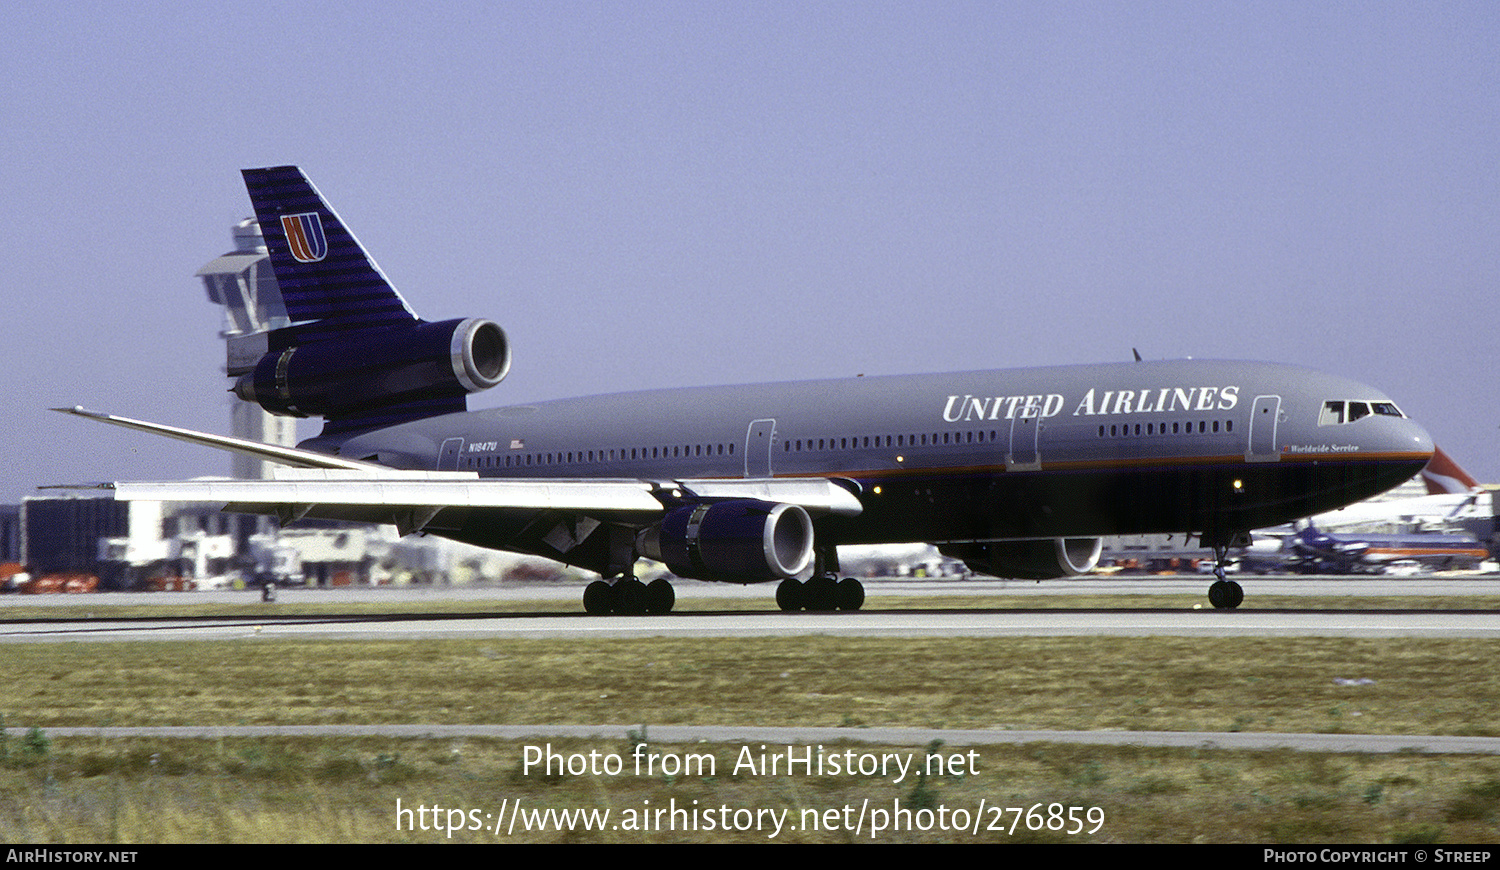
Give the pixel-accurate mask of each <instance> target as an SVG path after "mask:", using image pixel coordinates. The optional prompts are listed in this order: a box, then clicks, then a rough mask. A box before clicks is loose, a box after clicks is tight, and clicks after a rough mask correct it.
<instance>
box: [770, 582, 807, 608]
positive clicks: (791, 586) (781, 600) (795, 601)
mask: <svg viewBox="0 0 1500 870" xmlns="http://www.w3.org/2000/svg"><path fill="white" fill-rule="evenodd" d="M802 597H803V596H802V581H800V580H783V581H781V583H780V584H778V585H777V587H776V606H777V607H780V608H781V610H782V612H784V613H796V612H797V611H799V610H801V609H802Z"/></svg>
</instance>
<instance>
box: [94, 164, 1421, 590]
mask: <svg viewBox="0 0 1500 870" xmlns="http://www.w3.org/2000/svg"><path fill="white" fill-rule="evenodd" d="M244 177H245V183H246V186H247V187H248V189H249V192H250V199H251V201H252V202H253V203H254V206H255V213H256V217H257V219H258V220H259V222H260V227H261V230H262V232H263V233H264V236H265V241H266V246H267V249H268V250H269V252H270V261H271V266H272V269H273V270H274V272H275V275H276V280H277V283H278V284H280V287H281V293H282V296H283V298H284V301H285V304H286V311H287V314H288V315H289V317H290V319H291V321H292V323H291V325H290V326H287V327H285V328H282V329H277V330H274V331H273V332H271V333H270V334H269V337H268V343H267V349H266V351H265V354H264V356H263V357H262V358H261V359H260V361H259V362H258V364H256V365H255V366H254V370H253V371H246V372H245V373H244V374H243V375H242V376H241V377H240V378H239V380H238V381H237V383H236V384H235V386H234V391H235V392H236V393H237V394H238V395H239V396H240V397H241V398H243V399H245V400H247V401H251V402H255V403H258V404H259V405H260V406H261V407H263V408H265V409H266V410H268V411H271V412H273V413H276V414H286V415H293V416H321V417H322V418H323V419H324V424H323V429H322V431H321V433H320V434H318V435H317V437H314V438H311V439H309V440H307V441H304V442H303V443H302V444H301V445H299V446H298V447H297V448H288V447H280V446H276V445H269V444H261V443H258V442H253V441H246V440H242V439H236V438H230V437H225V436H216V435H209V434H204V433H198V432H191V431H188V430H183V429H177V428H175V427H170V426H163V425H160V424H155V423H146V422H142V421H137V420H130V419H127V418H123V417H116V416H112V415H108V414H101V413H97V412H93V411H85V410H83V409H81V408H74V409H68V410H70V411H71V413H75V414H79V415H82V416H86V417H91V418H94V419H98V420H102V421H105V422H110V423H115V424H118V425H123V426H129V427H132V428H136V429H142V430H146V431H150V432H154V433H156V434H161V435H167V436H170V437H174V438H179V439H182V440H186V441H189V442H192V443H196V444H203V445H207V446H211V447H216V448H219V449H223V450H229V451H234V452H239V453H244V454H249V455H252V456H256V457H259V458H261V459H267V460H273V461H275V462H277V463H280V464H282V465H284V466H287V467H286V468H283V469H281V470H280V472H279V473H278V474H277V476H276V479H273V480H208V481H192V482H182V483H125V482H120V483H115V484H111V485H110V486H112V487H113V490H114V493H115V497H116V498H119V499H142V500H162V501H195V502H218V503H223V504H224V505H225V509H226V510H229V511H236V512H244V513H256V514H267V515H272V516H276V517H278V518H279V519H280V520H281V522H282V523H283V524H288V523H292V522H295V521H297V520H299V519H302V518H304V517H310V518H331V519H342V520H356V521H365V522H373V523H391V524H394V525H395V526H396V528H397V529H398V530H399V531H400V532H401V533H402V534H412V533H417V532H425V533H428V534H434V535H441V536H444V537H448V538H452V539H455V540H459V541H466V542H468V543H471V544H478V545H480V546H484V547H491V548H495V549H502V550H510V551H515V552H521V553H530V554H535V555H538V556H545V557H548V558H550V559H556V560H558V561H561V562H565V563H567V564H570V565H575V566H578V567H580V568H584V569H587V570H589V571H593V572H597V573H598V574H599V575H600V576H601V577H602V578H604V579H601V580H597V581H595V582H593V583H591V584H589V586H588V587H587V588H586V590H585V591H584V595H583V605H584V608H585V609H586V610H587V611H588V612H589V613H660V612H665V611H668V610H670V609H671V607H672V605H673V603H674V601H675V594H674V592H673V589H672V586H671V585H670V583H669V582H668V581H666V580H665V579H658V580H655V581H653V582H652V583H650V584H644V583H642V582H640V581H639V580H636V579H635V576H634V570H635V564H636V562H637V560H638V559H640V558H642V557H648V558H651V559H655V560H658V561H660V562H662V563H664V564H665V565H666V566H667V568H668V570H670V571H671V572H672V573H673V574H675V575H677V576H679V577H689V578H696V579H699V580H711V581H722V582H728V583H761V582H778V583H779V584H780V585H779V586H778V587H777V590H776V601H777V603H778V604H779V605H780V606H781V608H782V609H784V610H789V611H790V610H801V609H808V610H833V609H845V610H854V609H858V608H859V607H860V605H861V604H862V603H863V602H864V589H863V587H862V586H861V584H860V583H859V581H857V580H855V579H853V578H843V579H840V578H839V574H838V552H837V547H838V545H840V544H877V543H902V542H929V543H932V544H935V545H936V546H937V547H938V549H939V550H941V551H942V552H943V553H945V554H947V555H949V556H953V557H956V558H959V559H962V560H963V561H964V562H965V563H967V564H968V565H969V566H970V567H971V568H972V569H973V570H975V571H978V572H983V573H987V574H993V575H996V576H1000V577H1021V578H1046V577H1062V576H1070V575H1076V574H1079V573H1082V572H1085V571H1088V570H1090V569H1091V568H1092V567H1093V566H1094V564H1095V562H1096V560H1097V559H1098V557H1099V548H1100V542H1099V539H1100V537H1101V536H1105V535H1133V534H1146V533H1166V532H1171V533H1188V534H1194V535H1198V536H1200V538H1201V542H1202V544H1203V545H1204V546H1206V547H1211V548H1213V550H1214V551H1215V553H1216V555H1217V570H1216V572H1215V573H1216V575H1217V578H1216V580H1215V582H1214V583H1213V585H1212V586H1211V587H1210V589H1209V599H1210V601H1211V602H1212V604H1213V605H1214V606H1215V607H1235V606H1238V605H1239V603H1240V602H1241V600H1242V599H1243V597H1244V592H1243V590H1242V589H1241V588H1240V587H1239V585H1238V584H1237V583H1234V582H1233V581H1229V580H1226V579H1225V577H1224V570H1223V569H1224V563H1225V561H1226V559H1227V551H1228V548H1229V547H1231V546H1233V545H1235V544H1237V543H1241V542H1245V541H1247V540H1248V534H1249V531H1250V530H1251V529H1255V528H1261V527H1265V526H1274V525H1278V524H1280V523H1286V522H1290V521H1292V520H1295V519H1298V518H1300V517H1306V516H1309V515H1311V514H1315V513H1320V512H1323V511H1328V510H1333V509H1335V508H1338V507H1342V506H1344V505H1347V504H1351V503H1353V502H1356V501H1359V500H1361V499H1364V498H1368V497H1369V496H1372V495H1375V494H1377V493H1379V492H1382V491H1384V490H1386V489H1389V488H1390V487H1392V486H1395V485H1396V484H1398V483H1401V482H1402V481H1405V480H1407V479H1408V478H1410V477H1412V476H1413V475H1414V474H1416V473H1417V472H1419V471H1420V470H1421V469H1422V467H1423V466H1424V465H1425V464H1426V463H1427V461H1428V459H1429V458H1431V456H1432V450H1433V447H1432V441H1431V439H1430V438H1429V437H1428V435H1427V433H1426V432H1425V431H1424V430H1423V429H1422V427H1421V426H1419V425H1417V424H1416V423H1415V422H1413V421H1412V420H1410V419H1408V418H1407V417H1406V416H1405V415H1404V414H1402V412H1401V411H1400V410H1399V409H1398V408H1397V407H1396V405H1395V403H1393V402H1392V401H1391V400H1390V399H1389V398H1388V397H1386V396H1385V395H1383V394H1382V393H1380V392H1379V391H1378V390H1375V389H1373V388H1371V387H1368V386H1365V385H1364V384H1361V383H1358V382H1356V381H1352V380H1348V379H1346V378H1342V377H1336V376H1333V375H1327V374H1322V373H1319V372H1316V371H1310V370H1307V369H1302V368H1295V367H1292V366H1286V365H1277V364H1271V363H1261V362H1215V361H1203V360H1176V361H1162V362H1127V363H1120V364H1112V365H1079V366H1064V367H1056V368H1033V369H1017V370H1010V371H978V372H962V373H955V374H925V375H909V376H899V377H855V378H844V379H838V380H820V381H803V382H794V383H781V384H753V385H744V386H728V387H710V388H688V389H665V390H653V391H648V392H639V393H627V394H618V395H606V396H594V397H590V398H580V399H564V400H561V401H552V402H540V403H536V404H531V405H517V406H511V407H503V408H493V409H486V410H478V411H467V410H466V408H467V398H466V396H467V394H468V393H471V392H475V391H479V390H484V389H488V388H490V387H493V386H495V385H496V384H498V383H500V381H501V380H502V379H503V378H504V377H505V374H506V372H507V370H508V369H509V368H510V362H511V360H510V347H509V345H508V343H507V341H506V337H505V333H504V332H503V331H502V330H501V328H500V327H499V326H497V325H496V324H495V323H493V322H491V321H488V320H480V319H459V320H449V321H443V322H428V321H425V320H422V319H421V318H419V317H418V316H417V315H416V314H415V312H414V311H413V310H412V308H411V307H410V306H409V305H407V303H406V301H405V300H404V299H403V298H402V297H401V295H400V294H399V293H397V291H396V290H395V288H394V287H393V286H392V285H391V284H390V283H389V282H388V281H387V280H386V277H385V275H384V273H383V272H381V270H380V268H379V267H378V266H377V265H376V264H375V262H374V261H373V260H372V259H371V258H370V257H369V255H368V254H366V252H365V250H364V248H363V247H362V246H361V245H360V244H359V242H358V241H357V240H356V239H355V237H354V236H353V234H351V233H350V232H349V230H348V228H347V227H346V226H345V224H344V222H343V221H342V220H341V219H340V218H339V216H338V215H337V214H336V213H335V212H334V211H333V209H332V208H330V207H329V206H328V203H327V202H326V201H325V200H324V199H323V197H322V195H321V194H320V193H319V192H318V191H317V189H316V188H314V187H313V185H312V184H311V182H309V181H308V179H307V177H306V176H305V175H304V174H303V173H302V171H301V170H300V169H299V168H297V167H295V166H282V167H274V168H268V169H248V170H245V171H244ZM1334 407H1336V408H1339V409H1344V408H1348V407H1356V408H1359V409H1361V411H1362V413H1360V414H1359V415H1357V416H1356V415H1353V414H1337V415H1334V414H1329V413H1326V409H1328V408H1334Z"/></svg>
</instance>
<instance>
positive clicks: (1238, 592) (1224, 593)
mask: <svg viewBox="0 0 1500 870" xmlns="http://www.w3.org/2000/svg"><path fill="white" fill-rule="evenodd" d="M1244 600H1245V590H1244V589H1242V588H1241V587H1240V584H1238V583H1236V582H1234V581H1233V580H1215V581H1214V583H1213V585H1212V586H1210V587H1208V603H1209V604H1212V605H1213V606H1214V608H1215V609H1217V610H1233V609H1234V608H1236V607H1239V606H1240V604H1241V603H1242V602H1243V601H1244Z"/></svg>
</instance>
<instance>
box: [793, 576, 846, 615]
mask: <svg viewBox="0 0 1500 870" xmlns="http://www.w3.org/2000/svg"><path fill="white" fill-rule="evenodd" d="M864 603H865V586H864V584H863V583H861V582H859V581H858V580H855V579H854V578H853V577H845V578H844V579H842V580H840V579H839V577H838V575H837V574H832V573H828V574H817V575H814V576H813V577H811V578H809V579H808V581H807V582H806V583H803V582H802V581H800V580H783V581H781V585H780V586H777V587H776V606H777V607H780V608H781V609H782V610H784V611H786V612H787V613H795V612H797V611H799V610H807V611H812V612H823V613H827V612H831V611H834V610H858V609H860V607H862V606H864Z"/></svg>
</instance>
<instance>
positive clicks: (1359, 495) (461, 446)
mask: <svg viewBox="0 0 1500 870" xmlns="http://www.w3.org/2000/svg"><path fill="white" fill-rule="evenodd" d="M1331 403H1338V404H1337V408H1338V413H1337V414H1334V413H1333V412H1332V411H1331V409H1332V408H1334V407H1335V406H1334V405H1333V404H1331ZM1346 408H1347V409H1349V410H1348V411H1347V412H1346V411H1345V409H1346ZM1356 408H1362V409H1363V412H1362V413H1359V412H1357V411H1355V410H1354V409H1356ZM1356 416H1357V419H1356ZM317 446H318V447H319V449H329V447H336V449H337V450H338V452H339V453H340V454H341V455H343V456H347V457H351V458H361V459H363V458H373V459H375V460H376V461H378V462H381V463H383V464H387V465H391V466H394V467H398V468H410V469H448V470H458V471H474V472H477V473H478V474H479V476H480V477H485V478H489V477H509V478H637V479H645V480H660V481H672V480H683V479H703V478H744V477H750V478H766V477H777V478H782V477H816V478H826V479H834V480H838V481H840V482H841V483H843V484H844V485H845V486H847V487H849V488H850V489H851V491H853V492H854V493H855V494H856V495H857V497H858V499H859V501H860V503H861V504H862V506H863V510H862V511H861V512H860V514H859V515H858V516H854V517H837V516H831V517H826V518H823V519H820V520H819V522H818V534H819V538H820V541H822V542H826V541H830V540H831V541H833V542H836V543H841V544H853V543H882V542H884V543H894V542H908V541H927V542H934V543H938V542H963V541H989V540H1007V539H1040V538H1053V537H1081V536H1089V537H1096V536H1103V535H1114V534H1140V533H1153V532H1188V533H1199V534H1202V535H1204V540H1205V541H1209V540H1211V539H1212V540H1219V539H1221V538H1225V537H1227V536H1229V535H1232V534H1234V533H1236V532H1244V531H1249V530H1250V529H1254V528H1261V527H1264V526H1269V525H1276V524H1279V523H1283V522H1288V521H1290V520H1293V519H1296V518H1299V517H1303V516H1308V515H1310V514H1313V513H1317V512H1320V511H1326V510H1332V509H1334V508H1337V507H1341V506H1343V505H1346V504H1350V503H1353V502H1355V501H1359V500H1361V499H1364V498H1368V497H1369V496H1372V495H1375V494H1377V493H1379V492H1382V491H1384V490H1386V489H1388V488H1390V487H1392V486H1395V485H1396V484H1398V483H1400V482H1402V481H1404V480H1406V479H1408V478H1409V477H1411V476H1412V475H1413V474H1416V473H1417V472H1418V471H1420V470H1421V468H1422V466H1423V465H1424V464H1425V463H1426V462H1427V460H1428V459H1429V458H1430V456H1431V453H1432V442H1431V439H1430V438H1429V437H1428V435H1427V433H1426V432H1425V431H1424V430H1423V429H1422V428H1421V427H1420V426H1419V425H1417V424H1416V423H1414V422H1413V421H1411V420H1410V419H1407V418H1406V417H1404V416H1403V415H1401V412H1400V411H1399V410H1396V407H1395V405H1394V404H1393V403H1391V401H1390V399H1389V398H1387V397H1386V396H1384V395H1383V394H1382V393H1380V392H1379V391H1377V390H1375V389H1373V388H1371V387H1369V386H1366V385H1364V384H1361V383H1358V382H1356V381H1353V380H1349V379H1347V378H1342V377H1337V376H1333V375H1327V374H1323V373H1320V372H1316V371H1312V370H1308V369H1302V368H1297V367H1293V366H1286V365H1279V364H1272V363H1258V362H1226V361H1198V360H1177V361H1163V362H1137V363H1121V364H1103V365H1081V366H1064V367H1055V368H1034V369H1015V370H1001V371H978V372H963V373H953V374H928V375H908V376H891V377H869V378H866V377H856V378H846V379H840V380H819V381H800V382H791V383H777V384H753V385H742V386H727V387H705V388H683V389H669V390H653V391H647V392H638V393H621V394H614V395H604V396H593V397H587V398H578V399H565V400H559V401H550V402H542V403H537V404H533V405H522V406H512V407H503V408H494V409H486V410H478V411H471V412H467V413H462V414H450V415H445V416H441V417H433V418H429V419H425V420H420V421H416V422H412V423H406V424H402V425H398V426H393V427H390V428H386V429H381V430H377V431H373V432H368V433H364V434H361V435H358V436H355V437H352V438H348V439H346V440H344V441H342V442H341V443H338V444H336V445H331V444H327V443H320V444H317ZM505 526H506V524H504V523H501V524H499V525H498V526H496V527H494V528H491V529H481V528H477V527H476V528H467V529H463V530H457V532H458V533H456V534H454V537H458V538H461V539H465V540H472V541H474V542H476V543H483V544H485V545H488V546H500V547H512V548H517V549H523V550H524V549H528V548H527V547H526V546H525V545H524V543H525V542H524V540H523V538H524V534H523V530H521V529H519V528H507V527H505Z"/></svg>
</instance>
